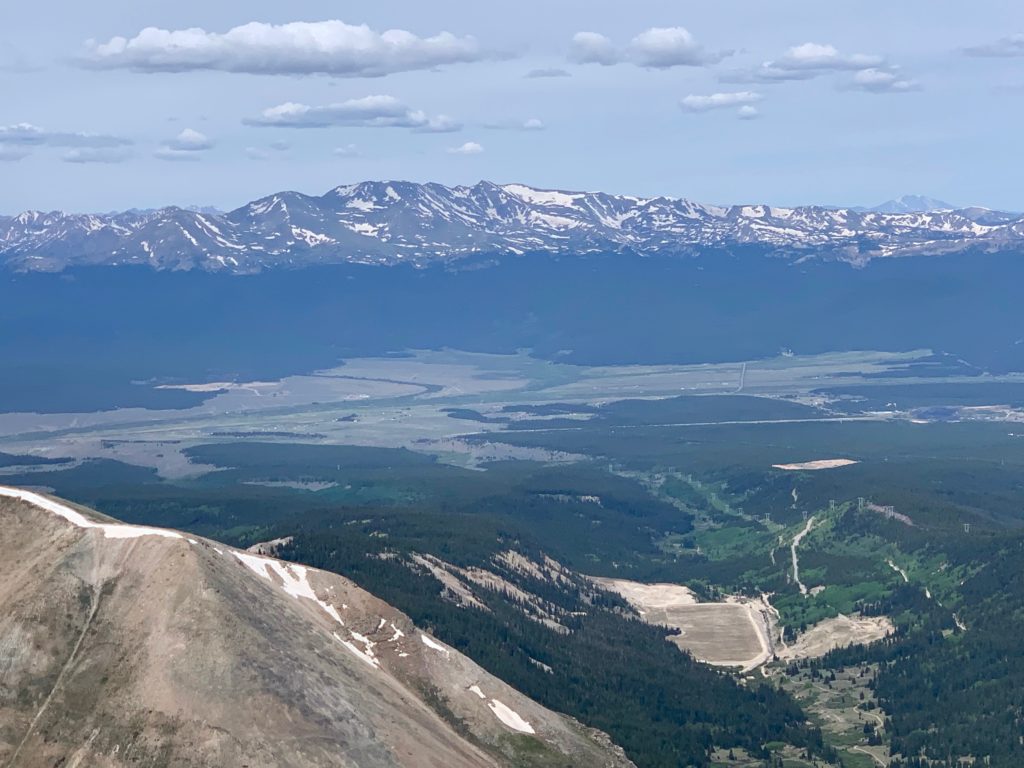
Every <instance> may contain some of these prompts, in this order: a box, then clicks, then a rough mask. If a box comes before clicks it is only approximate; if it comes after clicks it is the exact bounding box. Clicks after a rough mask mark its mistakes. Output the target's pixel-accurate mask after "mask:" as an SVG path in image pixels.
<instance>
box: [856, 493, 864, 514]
mask: <svg viewBox="0 0 1024 768" xmlns="http://www.w3.org/2000/svg"><path fill="white" fill-rule="evenodd" d="M857 511H858V512H863V511H864V497H863V496H858V497H857Z"/></svg>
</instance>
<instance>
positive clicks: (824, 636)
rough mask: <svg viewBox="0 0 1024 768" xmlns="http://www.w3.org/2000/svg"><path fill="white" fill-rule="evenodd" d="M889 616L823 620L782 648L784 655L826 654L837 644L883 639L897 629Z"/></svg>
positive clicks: (814, 655) (780, 653)
mask: <svg viewBox="0 0 1024 768" xmlns="http://www.w3.org/2000/svg"><path fill="white" fill-rule="evenodd" d="M895 629H896V628H895V627H894V626H893V623H892V621H891V620H890V619H889V617H888V616H845V615H843V614H839V615H838V616H836V617H835V618H831V619H825V620H824V621H819V622H818V623H817V624H815V625H814V626H812V627H811V628H810V629H808V630H807V631H806V632H804V633H803V634H802V635H800V636H799V637H798V638H797V639H796V641H795V642H794V643H793V644H792V645H790V646H788V647H786V648H782V649H780V650H779V653H778V656H779V658H780V659H783V660H786V659H807V658H817V657H818V656H824V655H825V654H826V653H828V652H829V651H831V650H833V649H834V648H844V647H846V646H848V645H855V644H857V643H870V642H873V641H875V640H881V639H882V638H883V637H886V636H887V635H890V634H892V633H893V632H894V631H895Z"/></svg>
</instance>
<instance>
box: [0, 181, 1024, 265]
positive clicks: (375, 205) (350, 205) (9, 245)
mask: <svg viewBox="0 0 1024 768" xmlns="http://www.w3.org/2000/svg"><path fill="white" fill-rule="evenodd" d="M1022 246H1024V216H1022V215H1020V214H1013V213H1005V212H999V211H992V210H989V209H984V208H963V209H957V210H953V209H949V210H933V211H905V212H884V213H883V212H879V211H863V210H857V209H853V208H840V209H834V208H826V207H818V206H805V207H798V208H778V207H772V206H767V205H743V206H728V207H723V206H714V205H703V204H699V203H694V202H691V201H688V200H684V199H674V198H667V197H655V198H640V197H631V196H624V195H610V194H605V193H601V192H559V191H550V190H540V189H534V188H532V187H527V186H523V185H520V184H506V185H503V186H502V185H497V184H492V183H490V182H486V181H481V182H480V183H478V184H475V185H474V186H471V187H445V186H442V185H440V184H415V183H411V182H399V181H393V182H383V181H382V182H372V181H371V182H363V183H360V184H351V185H347V186H341V187H337V188H335V189H332V190H331V191H329V192H327V193H326V194H324V195H322V196H320V197H313V196H309V195H303V194H300V193H298V192H282V193H279V194H276V195H272V196H270V197H265V198H262V199H260V200H256V201H254V202H251V203H249V204H248V205H245V206H243V207H241V208H238V209H236V210H234V211H231V212H229V213H224V214H214V213H209V212H204V211H195V210H186V209H183V208H177V207H170V208H162V209H159V210H154V211H129V212H124V213H115V214H67V213H63V212H59V211H54V212H50V213H42V212H38V211H27V212H25V213H22V214H19V215H17V216H13V217H0V261H2V263H4V264H5V265H6V266H7V267H8V268H10V269H13V270H16V271H60V270H62V269H64V268H66V267H72V266H79V265H121V264H147V265H150V266H152V267H154V268H156V269H175V270H182V269H201V270H208V271H225V272H237V273H251V272H257V271H260V270H262V269H265V268H271V267H286V268H287V267H291V268H296V267H303V266H307V265H311V264H332V263H345V262H354V263H371V264H398V263H411V264H416V265H426V264H429V263H433V262H445V261H451V260H456V259H460V258H465V257H468V256H474V255H483V256H502V255H520V254H524V253H550V254H582V253H596V252H603V253H615V252H622V253H633V254H642V255H665V256H689V255H693V254H696V253H699V252H701V251H709V250H714V251H724V252H732V251H736V250H740V249H743V250H747V249H751V248H753V249H756V250H757V251H758V252H763V253H765V254H767V255H773V256H779V257H784V258H787V259H803V258H809V257H818V258H822V259H827V260H836V261H845V262H850V263H855V264H862V263H865V262H867V261H869V260H871V259H873V258H879V257H887V256H910V255H917V254H921V255H936V254H945V253H961V252H965V251H975V250H976V251H981V252H1003V251H1010V250H1015V249H1017V248H1020V247H1022Z"/></svg>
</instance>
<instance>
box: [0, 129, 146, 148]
mask: <svg viewBox="0 0 1024 768" xmlns="http://www.w3.org/2000/svg"><path fill="white" fill-rule="evenodd" d="M131 143H132V141H131V139H125V138H122V137H121V136H110V135H107V134H102V133H73V132H70V131H49V130H46V129H45V128H40V127H39V126H36V125H32V124H31V123H17V124H15V125H6V126H0V144H16V145H22V146H49V147H125V146H128V145H130V144H131Z"/></svg>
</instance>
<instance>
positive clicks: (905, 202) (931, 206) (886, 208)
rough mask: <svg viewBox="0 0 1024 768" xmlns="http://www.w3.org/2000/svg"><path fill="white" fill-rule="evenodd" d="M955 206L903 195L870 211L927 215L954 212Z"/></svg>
mask: <svg viewBox="0 0 1024 768" xmlns="http://www.w3.org/2000/svg"><path fill="white" fill-rule="evenodd" d="M955 209H956V206H955V205H950V204H949V203H946V202H943V201H942V200H936V199H935V198H934V197H926V196H924V195H903V196H902V197H897V198H895V199H894V200H886V201H885V202H884V203H880V204H878V205H876V206H873V207H872V208H869V209H868V210H870V211H874V212H875V213H927V212H928V211H952V210H955Z"/></svg>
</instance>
